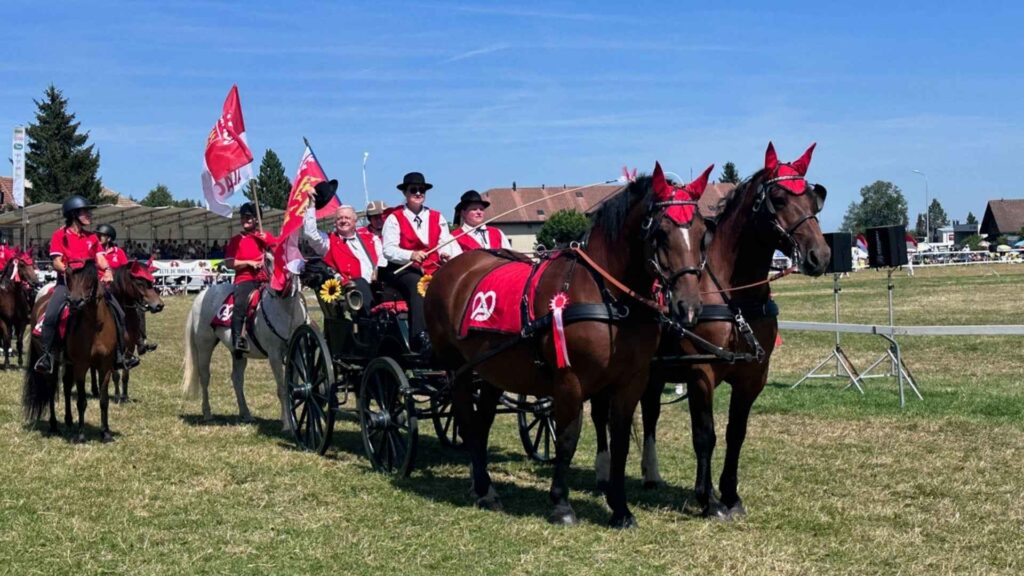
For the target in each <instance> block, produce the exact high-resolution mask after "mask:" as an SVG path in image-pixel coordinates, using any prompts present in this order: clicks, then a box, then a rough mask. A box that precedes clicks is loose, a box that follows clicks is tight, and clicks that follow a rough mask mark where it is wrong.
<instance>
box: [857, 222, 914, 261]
mask: <svg viewBox="0 0 1024 576" xmlns="http://www.w3.org/2000/svg"><path fill="white" fill-rule="evenodd" d="M864 235H865V236H867V240H868V265H869V266H871V267H872V268H896V267H897V266H905V265H906V264H907V262H908V260H907V229H906V227H905V226H903V225H900V226H879V227H878V228H868V229H867V232H866V233H865V234H864Z"/></svg>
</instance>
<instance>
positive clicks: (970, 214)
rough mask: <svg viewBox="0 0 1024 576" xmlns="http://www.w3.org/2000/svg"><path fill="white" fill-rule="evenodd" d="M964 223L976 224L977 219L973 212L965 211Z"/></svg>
mask: <svg viewBox="0 0 1024 576" xmlns="http://www.w3.org/2000/svg"><path fill="white" fill-rule="evenodd" d="M966 224H975V225H977V224H978V219H977V218H976V217H975V216H974V212H968V213H967V222H966Z"/></svg>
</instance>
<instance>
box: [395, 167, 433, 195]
mask: <svg viewBox="0 0 1024 576" xmlns="http://www.w3.org/2000/svg"><path fill="white" fill-rule="evenodd" d="M409 186H422V187H423V190H424V191H426V190H430V189H431V188H433V187H434V185H433V184H429V183H427V179H426V178H424V177H423V174H422V173H420V172H409V173H408V174H406V175H405V177H404V178H402V183H401V184H399V185H398V186H397V188H398V189H399V190H401V191H402V192H405V189H406V188H407V187H409Z"/></svg>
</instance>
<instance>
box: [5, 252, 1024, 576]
mask: <svg viewBox="0 0 1024 576" xmlns="http://www.w3.org/2000/svg"><path fill="white" fill-rule="evenodd" d="M1022 287H1024V266H1002V267H974V268H968V269H932V270H927V271H923V270H919V271H918V273H917V277H915V278H907V277H906V276H905V275H902V274H900V275H898V276H897V309H896V318H897V323H898V324H985V323H996V324H1020V323H1024V318H1022V315H1021V305H1020V297H1021V289H1022ZM831 288H832V283H831V279H830V278H822V279H816V280H810V279H806V278H796V277H789V278H786V279H784V280H782V281H781V282H779V283H778V284H777V285H776V287H775V292H776V298H777V300H778V302H779V304H780V306H781V308H782V315H783V318H784V319H788V320H823V321H824V320H830V319H831V316H832V291H831ZM310 300H311V301H312V299H310ZM190 302H191V298H173V299H169V300H168V301H167V304H168V306H167V309H166V310H165V311H164V312H163V313H162V314H161V315H160V316H158V317H155V318H152V319H151V320H150V327H151V328H150V330H151V332H153V333H154V335H155V339H156V340H158V341H159V342H160V349H159V350H158V351H157V352H155V353H153V354H152V355H149V356H147V357H146V358H145V359H144V362H143V365H142V367H141V368H139V369H138V370H136V371H135V372H134V376H133V387H132V395H133V397H134V398H135V400H136V401H135V402H133V403H131V404H128V405H123V406H113V407H112V409H111V410H112V412H111V426H112V428H113V430H114V433H115V434H116V437H117V440H116V442H114V443H113V444H110V445H104V444H101V443H99V442H98V432H97V430H96V429H95V428H94V429H92V430H91V431H90V441H89V442H88V443H87V444H85V445H72V444H70V443H68V442H67V441H66V440H65V439H63V438H60V437H44V436H43V435H42V434H41V433H40V432H39V430H37V429H35V428H32V427H25V426H24V425H23V423H22V421H21V416H20V388H21V374H20V373H19V372H15V371H11V372H7V373H0V458H2V460H3V461H2V463H0V574H8V573H9V574H19V575H20V574H72V573H74V574H94V573H118V574H306V573H333V574H347V573H356V574H428V573H442V574H456V573H467V574H509V573H516V574H574V575H578V574H634V573H644V574H646V573H653V574H662V573H703V574H844V573H857V574H879V573H882V574H894V573H901V574H910V573H921V574H1020V573H1021V572H1024V502H1022V498H1024V481H1022V478H1024V463H1022V462H1021V458H1022V455H1024V385H1022V383H1024V351H1022V344H1024V342H1022V340H1021V338H1009V337H984V338H983V337H965V338H950V337H944V338H942V337H919V338H905V339H903V344H904V352H905V357H906V360H907V362H908V363H909V365H910V366H911V368H912V370H914V372H915V375H916V376H917V377H918V378H919V384H920V388H921V391H922V393H923V394H924V397H925V399H924V401H923V402H921V401H918V400H917V399H916V398H913V399H908V405H907V408H906V409H905V410H900V409H899V408H898V405H897V401H898V399H897V396H896V383H895V381H894V380H881V379H876V380H870V381H868V383H867V393H866V395H864V396H860V395H859V394H857V393H855V392H852V391H849V390H847V391H842V390H841V387H842V386H841V384H840V383H839V381H832V382H829V381H814V382H810V383H807V384H804V385H803V386H801V387H800V388H798V389H796V390H792V391H791V390H789V389H788V387H789V385H790V384H792V383H793V382H794V381H795V380H796V379H797V378H799V376H800V375H802V374H803V373H804V372H806V371H807V370H809V369H810V368H811V367H813V365H814V364H815V363H816V361H817V360H818V359H820V358H823V357H824V356H825V355H826V354H827V353H828V351H829V350H830V348H831V346H832V338H831V335H828V334H812V333H798V332H784V333H783V335H782V336H783V339H784V343H783V346H782V348H781V349H779V350H778V351H777V352H776V355H775V357H774V358H773V372H772V375H771V378H770V383H769V386H768V388H767V389H766V390H765V392H764V393H763V394H762V396H761V398H760V399H759V400H758V402H757V404H756V405H755V409H754V415H753V416H752V418H751V426H750V435H749V437H748V440H747V443H746V445H745V448H744V456H743V459H742V463H741V468H740V491H741V494H742V496H743V497H744V502H745V504H746V506H747V509H748V511H749V513H750V515H749V517H748V518H747V519H745V520H742V521H738V522H733V523H719V522H712V521H707V520H703V519H699V518H694V517H692V516H689V515H687V514H686V513H685V512H684V507H685V504H686V502H687V501H688V499H689V496H690V494H691V486H692V483H693V478H694V460H693V456H692V448H691V444H690V432H689V418H688V416H687V413H686V409H685V404H677V405H673V406H671V407H669V408H667V409H666V410H665V413H664V415H663V418H662V426H661V429H660V431H661V436H660V438H659V446H660V448H661V453H660V456H661V468H662V474H663V476H664V477H665V479H666V480H667V481H668V483H669V486H668V487H667V488H664V489H662V490H660V491H644V490H642V489H641V487H640V482H639V480H638V478H639V475H640V471H639V468H640V466H639V457H638V450H636V449H635V448H634V450H633V451H632V454H631V458H630V462H629V469H628V474H629V475H630V481H629V484H628V490H629V498H630V502H631V506H632V508H633V511H634V513H635V514H636V516H637V520H638V522H639V524H640V527H639V529H637V530H633V531H628V532H619V531H613V530H610V529H608V528H606V527H605V526H604V523H605V521H606V520H607V517H608V511H607V509H606V507H605V505H604V501H603V499H602V498H601V496H600V495H599V494H598V493H597V492H596V491H595V489H594V475H593V469H592V462H593V449H594V433H593V430H592V429H591V428H590V426H589V422H588V425H587V426H585V427H584V433H583V439H582V441H581V443H580V449H579V452H578V453H577V457H576V460H575V462H574V468H573V473H572V476H571V482H572V488H573V490H574V492H573V501H574V506H575V508H576V512H577V514H578V515H579V517H580V520H581V523H580V525H578V526H574V527H569V528H564V527H552V526H549V525H548V524H547V523H546V522H545V521H544V517H545V515H546V513H547V511H548V502H547V488H548V485H549V482H550V478H551V471H550V469H549V468H548V467H547V466H545V465H541V464H534V463H532V462H530V461H528V460H527V459H526V458H525V457H524V456H523V454H522V449H521V447H520V445H519V441H518V437H517V434H516V429H515V420H514V418H512V417H510V416H505V417H503V418H500V419H499V422H498V423H497V424H496V429H495V434H494V436H493V442H492V449H491V454H492V475H493V477H494V479H495V481H496V483H497V489H498V491H499V492H500V493H501V495H502V498H503V501H504V504H505V508H506V511H505V512H504V513H491V512H484V511H480V510H477V509H474V508H473V507H472V505H471V504H472V501H471V499H470V497H469V495H468V488H469V481H468V475H467V465H466V464H467V460H466V458H465V456H464V455H463V454H461V453H459V452H457V451H451V450H446V449H443V448H441V447H440V446H439V444H438V443H437V441H436V439H435V438H434V436H433V430H432V427H431V426H430V425H429V423H421V427H420V431H421V435H420V454H419V460H418V463H419V467H418V468H417V470H416V471H415V472H414V473H413V475H412V477H410V478H407V479H398V480H395V479H392V478H389V477H385V476H382V475H379V474H375V473H373V472H372V471H371V469H370V467H369V465H368V463H367V461H366V460H365V458H364V457H363V454H362V443H361V440H360V437H359V432H358V426H357V424H356V423H355V421H354V420H352V419H348V420H345V421H343V422H341V424H340V428H339V430H338V431H337V432H336V433H335V445H336V450H334V451H332V452H331V453H329V455H328V457H326V458H324V457H320V456H317V455H314V454H308V453H303V452H300V451H298V450H296V449H295V448H294V447H293V444H292V442H291V440H290V438H288V437H285V436H282V435H281V433H280V427H279V424H278V423H277V421H276V415H277V412H278V409H277V403H276V398H275V397H274V392H273V384H272V377H271V375H270V370H269V367H268V366H267V365H266V364H251V365H250V368H249V372H248V386H247V391H248V399H249V402H250V406H251V407H252V409H253V411H254V414H255V415H256V416H257V418H258V422H257V423H256V424H252V425H242V424H239V423H238V422H237V419H236V417H235V415H236V413H237V408H236V405H235V400H234V395H233V393H232V390H231V386H230V383H229V382H228V373H229V365H230V364H229V357H228V355H227V354H226V353H225V352H223V351H221V352H218V355H217V356H216V362H217V365H216V367H215V369H214V380H215V383H214V385H213V386H212V402H213V410H214V413H215V414H217V415H218V418H217V419H216V421H215V422H214V423H212V424H200V423H199V422H198V416H197V415H198V414H199V412H200V407H199V404H198V401H187V402H186V401H183V400H182V399H181V394H180V382H179V380H180V377H181V363H182V356H183V350H182V344H181V341H182V335H181V332H182V326H183V321H184V318H185V314H186V313H187V309H188V306H189V304H190ZM884 306H885V277H884V275H882V274H880V273H876V272H872V271H866V272H859V273H857V274H855V275H854V277H853V278H850V279H849V280H846V281H845V283H844V291H843V311H844V314H843V320H844V321H846V322H877V323H881V322H884V321H885V319H886V312H885V307H884ZM844 347H845V348H846V349H847V350H848V351H849V353H850V356H851V357H852V358H853V360H854V362H855V364H856V365H857V366H858V367H860V368H864V367H865V366H866V365H867V364H868V363H870V362H871V361H873V360H874V359H875V358H877V357H878V356H879V355H880V354H882V353H883V351H884V349H885V346H884V342H883V341H882V340H881V339H880V338H878V337H868V336H857V337H848V338H844ZM719 392H720V393H719V398H718V399H717V400H718V402H717V414H718V416H719V420H718V422H717V425H718V429H719V449H718V450H717V451H716V458H715V470H716V472H715V478H716V479H717V473H718V471H719V470H720V468H721V459H722V454H723V452H724V450H723V447H724V424H725V416H726V413H725V408H726V406H727V404H728V395H729V390H728V387H726V386H723V387H722V388H721V389H720V390H719ZM87 418H88V420H89V422H90V423H92V424H97V423H98V421H99V411H98V403H97V401H96V400H95V399H92V398H90V406H89V411H88V413H87Z"/></svg>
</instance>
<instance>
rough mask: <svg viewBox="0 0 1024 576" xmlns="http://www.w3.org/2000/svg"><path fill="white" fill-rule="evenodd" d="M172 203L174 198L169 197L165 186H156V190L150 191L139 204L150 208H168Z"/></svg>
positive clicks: (169, 192) (169, 193)
mask: <svg viewBox="0 0 1024 576" xmlns="http://www.w3.org/2000/svg"><path fill="white" fill-rule="evenodd" d="M173 202H174V197H173V196H171V191H170V190H168V188H167V186H164V185H163V184H157V185H156V188H153V189H152V190H150V191H149V193H148V194H146V197H145V198H143V199H142V201H141V202H139V204H140V205H142V206H148V207H150V208H159V207H161V206H170V205H171V204H172V203H173Z"/></svg>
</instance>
